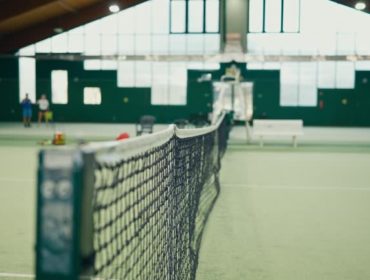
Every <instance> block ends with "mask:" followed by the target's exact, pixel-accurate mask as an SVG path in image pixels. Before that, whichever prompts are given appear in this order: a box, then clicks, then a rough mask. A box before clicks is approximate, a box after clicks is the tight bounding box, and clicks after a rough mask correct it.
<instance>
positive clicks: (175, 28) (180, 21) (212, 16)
mask: <svg viewBox="0 0 370 280" xmlns="http://www.w3.org/2000/svg"><path fill="white" fill-rule="evenodd" d="M219 7H220V1H219V0H171V1H170V32H171V33H218V32H219Z"/></svg>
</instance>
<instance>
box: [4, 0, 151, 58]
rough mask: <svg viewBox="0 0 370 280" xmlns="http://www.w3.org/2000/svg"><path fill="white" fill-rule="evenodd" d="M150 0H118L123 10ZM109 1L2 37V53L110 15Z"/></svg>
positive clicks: (11, 51)
mask: <svg viewBox="0 0 370 280" xmlns="http://www.w3.org/2000/svg"><path fill="white" fill-rule="evenodd" d="M146 1H148V0H116V1H115V3H116V4H117V5H119V6H120V9H121V10H124V9H127V8H129V7H132V6H135V5H137V4H140V3H143V2H146ZM107 2H108V1H103V3H102V2H99V3H96V4H93V5H92V6H89V7H87V8H84V9H82V10H79V11H78V12H76V13H69V14H66V15H63V16H61V17H57V18H52V19H49V20H47V21H44V22H41V23H39V24H37V25H35V26H31V27H29V28H27V29H24V30H21V31H18V32H15V33H12V34H9V35H4V36H3V37H0V53H3V54H4V53H15V52H17V51H18V49H20V48H22V47H25V46H28V45H30V44H33V43H35V42H38V41H41V40H43V39H46V38H49V37H51V36H53V35H55V31H54V28H56V27H58V28H62V29H63V30H64V31H67V30H70V29H72V28H75V27H78V26H81V25H83V24H86V23H89V22H91V21H94V20H96V19H99V18H101V17H104V16H108V15H110V14H111V13H110V11H109V9H108V5H109V3H107Z"/></svg>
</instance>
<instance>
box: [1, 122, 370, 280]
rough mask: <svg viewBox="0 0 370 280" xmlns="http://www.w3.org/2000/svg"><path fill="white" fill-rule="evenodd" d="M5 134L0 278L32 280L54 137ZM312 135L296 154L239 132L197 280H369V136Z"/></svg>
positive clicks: (80, 128)
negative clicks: (41, 164) (46, 156)
mask: <svg viewBox="0 0 370 280" xmlns="http://www.w3.org/2000/svg"><path fill="white" fill-rule="evenodd" d="M1 125H2V127H1V129H0V131H1V135H0V167H1V168H0V182H1V196H0V221H1V231H0V279H31V278H33V275H34V273H35V272H34V266H35V259H34V257H35V256H34V245H35V238H36V237H35V231H36V229H35V222H36V221H35V219H36V181H37V180H36V170H37V154H38V150H39V149H40V148H41V146H40V145H39V144H37V143H38V142H39V141H40V140H42V139H44V138H45V137H51V134H52V130H48V129H44V128H37V127H34V128H31V129H30V130H25V129H23V128H22V127H20V126H19V125H16V124H4V127H3V124H1ZM72 127H74V128H72ZM64 129H65V131H66V135H67V137H68V136H69V135H71V137H72V135H74V134H73V131H77V132H78V133H81V132H84V133H85V131H86V133H87V134H88V137H87V138H91V139H92V140H108V139H110V140H111V139H114V137H115V136H116V135H117V134H118V133H119V132H121V129H122V130H123V131H129V130H130V129H132V130H133V129H134V128H133V126H132V127H131V126H129V127H122V126H120V127H119V128H118V130H119V131H118V133H117V128H114V127H113V126H112V131H111V132H108V131H106V137H105V139H102V137H101V136H100V135H101V134H100V133H99V129H101V126H100V125H96V126H95V127H94V126H90V125H83V124H78V125H71V126H68V125H66V126H65V127H64ZM72 130H73V131H72ZM304 132H305V136H303V137H302V139H300V140H299V141H298V142H299V144H298V148H296V149H293V148H292V147H291V146H290V142H289V140H287V139H281V140H271V141H269V140H266V142H265V147H263V148H262V149H261V148H259V147H258V144H257V143H252V145H246V144H245V143H244V134H245V132H244V130H243V128H241V127H235V128H234V129H233V131H232V133H231V137H230V141H229V146H228V149H227V151H226V153H225V155H224V157H223V159H222V169H221V173H220V186H221V192H220V195H219V197H218V199H217V201H216V204H215V206H214V208H213V210H212V212H211V214H210V217H209V219H208V222H207V225H206V227H205V231H204V234H203V237H202V243H201V246H200V255H199V266H198V269H197V275H196V276H197V277H196V279H204V280H208V279H284V280H285V279H336V280H337V279H370V268H369V266H368V260H369V259H370V245H369V244H370V222H369V219H368V217H367V216H368V213H369V212H370V211H369V210H370V203H369V202H370V192H369V190H370V186H369V181H370V180H369V179H370V173H369V172H368V170H369V169H370V157H369V154H370V131H369V129H339V128H335V129H334V128H305V131H304ZM109 133H110V134H109ZM80 136H81V135H77V136H76V137H75V139H78V138H80ZM99 137H100V138H99ZM143 279H144V278H143ZM147 279H150V278H147Z"/></svg>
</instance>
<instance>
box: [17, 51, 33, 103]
mask: <svg viewBox="0 0 370 280" xmlns="http://www.w3.org/2000/svg"><path fill="white" fill-rule="evenodd" d="M26 93H28V96H29V98H30V99H31V101H32V102H35V99H36V62H35V59H34V58H28V57H27V58H26V57H21V58H20V59H19V100H20V101H21V100H23V98H24V97H25V96H26Z"/></svg>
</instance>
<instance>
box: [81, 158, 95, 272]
mask: <svg viewBox="0 0 370 280" xmlns="http://www.w3.org/2000/svg"><path fill="white" fill-rule="evenodd" d="M82 159H83V162H84V164H83V169H82V173H83V175H82V176H83V182H82V185H81V186H82V190H81V194H82V199H81V206H80V207H81V224H80V254H81V255H80V257H81V260H80V263H81V272H80V273H81V275H84V276H89V275H93V273H94V261H95V253H94V224H93V222H94V221H93V202H94V178H95V176H94V167H95V156H94V154H93V153H92V152H89V153H86V152H85V153H83V154H82Z"/></svg>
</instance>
